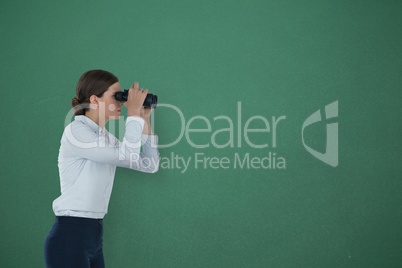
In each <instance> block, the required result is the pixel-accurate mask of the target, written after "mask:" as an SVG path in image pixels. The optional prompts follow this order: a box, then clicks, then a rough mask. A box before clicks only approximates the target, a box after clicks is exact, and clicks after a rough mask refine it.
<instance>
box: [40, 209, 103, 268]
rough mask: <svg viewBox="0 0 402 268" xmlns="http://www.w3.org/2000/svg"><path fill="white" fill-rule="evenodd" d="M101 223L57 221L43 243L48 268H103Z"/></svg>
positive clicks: (86, 220)
mask: <svg viewBox="0 0 402 268" xmlns="http://www.w3.org/2000/svg"><path fill="white" fill-rule="evenodd" d="M102 241H103V220H102V219H89V218H79V217H56V220H55V223H54V224H53V227H52V229H51V230H50V232H49V234H48V236H47V237H46V240H45V263H46V267H47V268H70V267H71V268H89V267H91V268H95V267H96V268H103V267H105V262H104V259H103V251H102Z"/></svg>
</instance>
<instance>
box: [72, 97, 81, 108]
mask: <svg viewBox="0 0 402 268" xmlns="http://www.w3.org/2000/svg"><path fill="white" fill-rule="evenodd" d="M80 103H81V102H80V101H79V99H78V98H77V97H74V98H73V99H72V100H71V106H73V107H75V106H77V105H78V104H80Z"/></svg>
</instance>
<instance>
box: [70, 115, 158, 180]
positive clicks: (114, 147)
mask: <svg viewBox="0 0 402 268" xmlns="http://www.w3.org/2000/svg"><path fill="white" fill-rule="evenodd" d="M144 124H145V121H144V119H142V118H140V117H136V116H129V117H127V118H126V128H125V133H124V138H123V141H122V142H120V141H119V140H118V139H117V138H115V137H114V136H113V135H111V134H109V135H107V134H104V133H103V134H102V133H96V132H94V131H92V130H91V129H90V128H88V127H87V126H85V125H84V124H76V125H69V126H68V127H67V128H66V130H65V133H64V135H63V139H62V144H63V143H64V144H65V145H66V146H68V147H69V148H71V150H72V151H73V153H74V154H75V155H76V156H77V157H81V158H86V159H89V160H92V161H96V162H100V163H105V164H110V165H115V166H119V167H125V168H130V169H134V170H138V171H142V172H147V173H155V172H157V171H158V168H159V152H158V149H157V144H158V137H157V136H156V135H145V134H142V131H143V128H144ZM141 145H143V151H142V152H141Z"/></svg>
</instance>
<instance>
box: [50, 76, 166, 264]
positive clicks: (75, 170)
mask: <svg viewBox="0 0 402 268" xmlns="http://www.w3.org/2000/svg"><path fill="white" fill-rule="evenodd" d="M119 91H121V88H120V84H119V82H118V79H117V77H116V76H114V75H113V74H111V73H109V72H107V71H102V70H91V71H88V72H86V73H84V74H83V75H82V76H81V78H80V79H79V81H78V84H77V88H76V96H75V97H74V98H73V100H72V102H71V105H72V106H73V107H74V113H75V119H74V121H73V122H71V123H70V124H69V125H68V126H67V127H66V128H65V129H64V133H63V136H62V138H61V146H60V151H59V164H58V166H59V175H60V186H61V196H60V197H58V198H57V199H56V200H54V202H53V211H54V213H55V215H56V220H55V223H54V224H53V227H52V229H51V231H50V233H49V234H48V236H47V238H46V241H45V262H46V266H47V267H57V268H60V267H74V268H80V267H104V266H105V264H104V259H103V252H102V235H103V217H104V216H105V214H106V213H107V207H108V203H109V199H110V194H111V192H112V186H113V180H114V174H115V171H116V166H120V167H125V168H130V169H134V170H138V171H142V172H148V173H154V172H156V171H157V170H158V166H159V152H158V149H157V144H158V136H157V135H155V134H154V133H152V130H151V124H150V115H151V112H152V109H150V108H144V107H143V106H142V105H143V103H144V100H145V98H146V96H147V93H148V89H145V90H142V89H139V88H138V83H137V82H136V83H135V84H133V85H132V86H131V88H130V90H129V94H128V99H127V102H126V103H125V106H126V108H127V118H126V129H125V134H124V138H123V142H120V141H119V140H118V139H117V138H115V137H114V136H113V135H112V134H110V133H109V132H108V131H107V130H106V129H105V124H106V123H107V121H108V120H109V119H118V118H119V116H120V113H121V107H122V105H123V103H122V102H120V101H117V100H116V98H115V94H116V92H119ZM141 145H142V147H143V148H142V149H143V150H142V152H140V147H141Z"/></svg>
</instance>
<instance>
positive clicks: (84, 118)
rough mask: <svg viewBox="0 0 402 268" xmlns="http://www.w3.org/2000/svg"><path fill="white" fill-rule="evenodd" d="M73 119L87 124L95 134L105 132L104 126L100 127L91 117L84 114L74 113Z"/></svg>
mask: <svg viewBox="0 0 402 268" xmlns="http://www.w3.org/2000/svg"><path fill="white" fill-rule="evenodd" d="M74 120H75V121H80V122H82V123H83V124H84V125H86V126H88V127H89V128H90V129H91V130H92V131H93V132H95V133H96V134H98V133H100V134H105V131H106V130H105V128H102V127H100V126H99V125H98V124H96V123H95V122H94V121H93V120H92V119H91V118H89V117H88V116H85V115H76V116H75V118H74Z"/></svg>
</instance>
